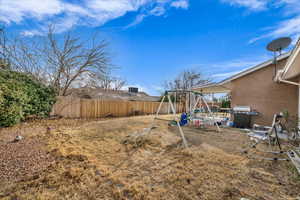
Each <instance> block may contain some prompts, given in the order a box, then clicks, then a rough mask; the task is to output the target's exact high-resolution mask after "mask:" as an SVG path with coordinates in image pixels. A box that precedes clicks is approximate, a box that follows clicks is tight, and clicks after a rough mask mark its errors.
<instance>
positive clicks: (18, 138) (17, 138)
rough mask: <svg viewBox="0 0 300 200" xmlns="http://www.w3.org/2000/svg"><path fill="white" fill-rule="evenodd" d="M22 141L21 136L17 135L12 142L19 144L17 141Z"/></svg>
mask: <svg viewBox="0 0 300 200" xmlns="http://www.w3.org/2000/svg"><path fill="white" fill-rule="evenodd" d="M23 139H24V137H23V136H21V135H17V136H16V138H15V139H14V140H13V142H19V141H21V140H23Z"/></svg>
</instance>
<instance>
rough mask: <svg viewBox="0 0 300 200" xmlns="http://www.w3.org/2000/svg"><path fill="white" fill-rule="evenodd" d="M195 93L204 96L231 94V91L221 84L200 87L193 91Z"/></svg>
mask: <svg viewBox="0 0 300 200" xmlns="http://www.w3.org/2000/svg"><path fill="white" fill-rule="evenodd" d="M193 90H194V91H197V92H201V93H203V94H211V93H229V92H230V89H229V88H226V87H225V86H224V85H220V84H219V83H210V84H207V85H202V86H198V87H196V88H194V89H193Z"/></svg>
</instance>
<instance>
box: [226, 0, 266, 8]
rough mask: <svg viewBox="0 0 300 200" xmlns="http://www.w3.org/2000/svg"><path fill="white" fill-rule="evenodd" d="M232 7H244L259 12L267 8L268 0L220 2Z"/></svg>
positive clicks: (230, 0) (227, 0)
mask: <svg viewBox="0 0 300 200" xmlns="http://www.w3.org/2000/svg"><path fill="white" fill-rule="evenodd" d="M221 1H222V2H224V3H229V4H230V5H232V6H239V7H246V8H248V9H250V10H253V11H260V10H264V9H266V8H267V4H268V2H269V0H221Z"/></svg>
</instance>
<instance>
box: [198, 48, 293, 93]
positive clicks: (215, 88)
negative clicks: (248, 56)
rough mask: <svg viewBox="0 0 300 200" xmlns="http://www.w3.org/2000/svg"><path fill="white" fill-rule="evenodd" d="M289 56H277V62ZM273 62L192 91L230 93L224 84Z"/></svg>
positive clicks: (288, 54) (269, 61)
mask: <svg viewBox="0 0 300 200" xmlns="http://www.w3.org/2000/svg"><path fill="white" fill-rule="evenodd" d="M290 55H291V52H288V53H285V54H282V55H280V56H278V58H277V60H278V61H280V60H283V59H286V58H288V57H289V56H290ZM273 61H274V60H273V59H270V60H267V61H265V62H263V63H261V64H258V65H256V66H254V67H251V68H248V69H246V70H244V71H241V72H239V73H237V74H235V75H233V76H230V77H229V78H226V79H224V80H222V81H220V82H217V83H210V84H206V85H201V86H198V87H196V88H194V90H197V91H201V92H203V93H227V92H229V91H230V89H229V88H226V87H225V86H224V84H226V83H229V82H230V81H233V80H236V79H238V78H241V77H243V76H246V75H248V74H250V73H252V72H255V71H257V70H260V69H262V68H265V67H267V66H269V65H271V64H272V63H273Z"/></svg>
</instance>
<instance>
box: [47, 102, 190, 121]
mask: <svg viewBox="0 0 300 200" xmlns="http://www.w3.org/2000/svg"><path fill="white" fill-rule="evenodd" d="M159 104H160V102H146V101H107V100H103V99H79V98H73V97H58V101H57V102H56V104H55V105H54V106H53V110H52V112H51V114H52V115H59V116H62V117H70V118H79V117H80V118H98V117H105V116H107V115H108V114H110V115H112V116H115V117H125V116H131V115H135V114H145V115H148V114H155V113H156V111H157V109H158V106H159ZM168 106H169V105H168V103H163V105H162V108H161V112H160V114H167V113H168ZM176 107H177V108H178V109H177V111H178V113H180V112H182V111H183V110H184V109H183V105H182V104H181V103H177V106H176Z"/></svg>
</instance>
